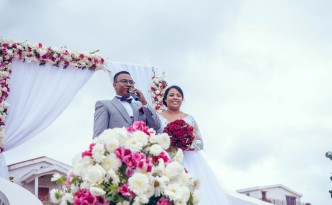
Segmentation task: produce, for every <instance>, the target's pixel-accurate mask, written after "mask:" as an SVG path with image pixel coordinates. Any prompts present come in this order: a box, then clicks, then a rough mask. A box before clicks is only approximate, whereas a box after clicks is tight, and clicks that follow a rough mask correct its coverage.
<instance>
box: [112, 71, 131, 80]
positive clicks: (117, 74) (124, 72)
mask: <svg viewBox="0 0 332 205" xmlns="http://www.w3.org/2000/svg"><path fill="white" fill-rule="evenodd" d="M121 74H128V75H130V73H129V72H128V71H124V70H123V71H120V72H117V73H115V75H114V77H113V83H115V82H116V80H117V77H118V76H119V75H121Z"/></svg>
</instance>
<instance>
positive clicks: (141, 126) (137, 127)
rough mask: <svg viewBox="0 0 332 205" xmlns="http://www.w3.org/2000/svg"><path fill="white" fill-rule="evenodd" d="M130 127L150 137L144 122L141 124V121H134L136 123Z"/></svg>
mask: <svg viewBox="0 0 332 205" xmlns="http://www.w3.org/2000/svg"><path fill="white" fill-rule="evenodd" d="M132 127H133V128H134V129H135V130H139V131H142V132H144V133H145V134H147V135H149V136H150V133H149V127H148V126H146V124H145V122H143V121H136V122H134V124H133V125H132Z"/></svg>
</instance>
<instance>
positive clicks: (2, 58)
mask: <svg viewBox="0 0 332 205" xmlns="http://www.w3.org/2000/svg"><path fill="white" fill-rule="evenodd" d="M96 52H97V51H95V52H91V53H85V52H72V51H70V50H69V49H67V48H61V49H57V48H51V47H47V48H46V47H43V45H42V44H41V43H38V44H37V45H31V44H30V43H28V42H22V43H20V42H16V41H12V40H5V39H2V38H0V84H1V92H0V153H1V152H3V151H4V148H3V145H4V135H5V119H6V117H7V109H8V106H9V104H8V102H7V97H8V94H9V91H10V89H9V80H10V73H11V70H10V67H9V64H10V63H12V62H13V60H14V59H15V60H23V62H28V63H30V62H37V63H39V65H40V66H42V65H45V64H46V63H50V64H52V65H53V66H56V67H63V68H64V69H65V68H67V67H68V66H72V67H76V68H78V69H82V70H84V69H89V70H93V71H96V70H103V69H105V60H104V58H102V57H101V56H100V55H97V54H96Z"/></svg>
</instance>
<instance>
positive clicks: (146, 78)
mask: <svg viewBox="0 0 332 205" xmlns="http://www.w3.org/2000/svg"><path fill="white" fill-rule="evenodd" d="M107 63H108V65H107V67H109V68H110V69H111V72H109V77H110V80H111V82H112V83H113V77H114V75H115V74H116V73H117V72H119V71H128V72H129V73H130V75H131V77H132V78H133V80H134V81H135V82H136V84H135V87H136V88H138V89H139V90H140V91H142V93H143V95H144V96H145V99H146V100H147V101H148V103H149V104H151V102H152V99H151V96H150V93H149V91H150V90H151V79H152V76H153V69H154V70H155V71H157V68H155V67H152V66H146V65H137V64H129V63H121V62H114V61H110V62H107Z"/></svg>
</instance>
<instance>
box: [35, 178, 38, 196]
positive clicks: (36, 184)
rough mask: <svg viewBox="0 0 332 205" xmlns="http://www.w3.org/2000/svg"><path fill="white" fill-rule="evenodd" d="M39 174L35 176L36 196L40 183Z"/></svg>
mask: <svg viewBox="0 0 332 205" xmlns="http://www.w3.org/2000/svg"><path fill="white" fill-rule="evenodd" d="M38 179H39V178H38V176H36V177H35V195H36V197H38V185H39V181H38Z"/></svg>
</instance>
